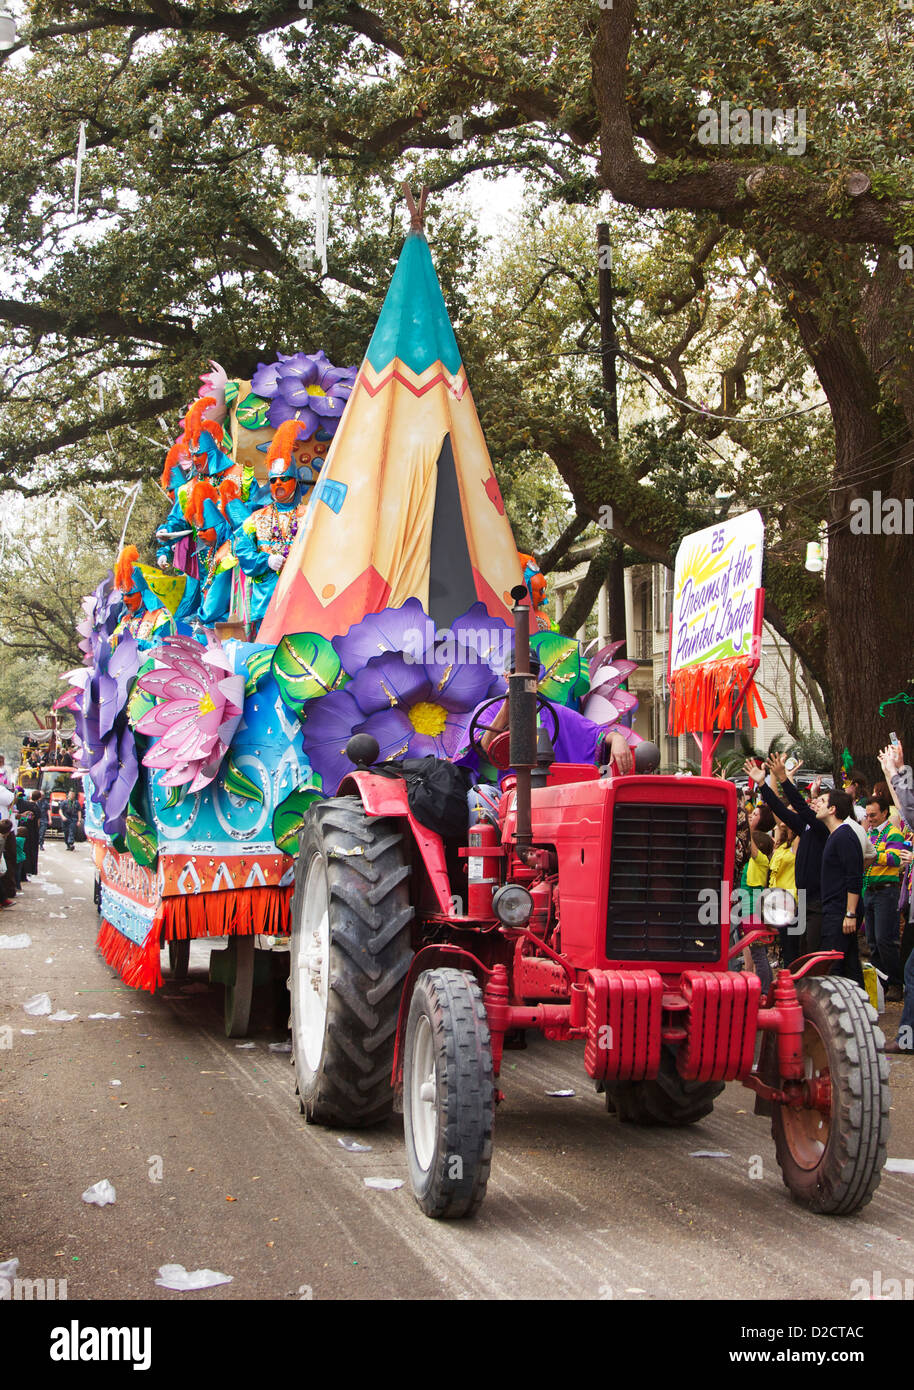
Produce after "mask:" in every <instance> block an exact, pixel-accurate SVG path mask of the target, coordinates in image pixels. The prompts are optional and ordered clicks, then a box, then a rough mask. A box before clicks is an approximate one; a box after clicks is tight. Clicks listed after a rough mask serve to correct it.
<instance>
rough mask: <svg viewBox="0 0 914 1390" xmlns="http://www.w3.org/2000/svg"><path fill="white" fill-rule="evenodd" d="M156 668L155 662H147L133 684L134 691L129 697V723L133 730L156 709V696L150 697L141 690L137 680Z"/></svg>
mask: <svg viewBox="0 0 914 1390" xmlns="http://www.w3.org/2000/svg"><path fill="white" fill-rule="evenodd" d="M154 666H155V662H154V661H147V662H144V664H143V665H142V666H141V667H140V669H139V670H138V671H137V673H136V680H135V681H134V682H133V689H132V690H131V692H130V694H129V695H128V697H127V722H128V724H129V725H130V727H131V729H135V728H136V726H137V724H138V722H139V721H140V720H141V719H142V717H143V715H144V714H147V713H148V712H149V710H151V709H154V707H155V696H154V695H148V694H147V693H146V691H145V690H140V688H139V686H138V685H137V680H139V678H140V676H142V675H145V673H146V672H147V671H151V670H152V669H153V667H154Z"/></svg>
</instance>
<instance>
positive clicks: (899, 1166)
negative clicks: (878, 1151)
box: [885, 1158, 914, 1173]
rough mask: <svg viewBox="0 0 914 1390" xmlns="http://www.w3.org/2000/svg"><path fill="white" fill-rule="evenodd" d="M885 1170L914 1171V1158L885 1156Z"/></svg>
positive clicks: (892, 1171) (888, 1171) (891, 1171)
mask: <svg viewBox="0 0 914 1390" xmlns="http://www.w3.org/2000/svg"><path fill="white" fill-rule="evenodd" d="M885 1171H886V1172H887V1173H914V1158H887V1159H886V1161H885Z"/></svg>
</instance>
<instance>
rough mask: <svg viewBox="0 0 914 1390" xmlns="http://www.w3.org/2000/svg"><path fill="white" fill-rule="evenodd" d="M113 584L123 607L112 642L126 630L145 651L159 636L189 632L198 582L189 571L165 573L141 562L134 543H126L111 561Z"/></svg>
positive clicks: (197, 605)
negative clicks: (112, 563) (187, 572)
mask: <svg viewBox="0 0 914 1390" xmlns="http://www.w3.org/2000/svg"><path fill="white" fill-rule="evenodd" d="M114 583H115V586H116V587H117V588H118V589H119V590H120V592H121V597H122V598H123V601H124V609H125V612H124V614H123V616H122V618H121V621H120V622H119V623H118V625H117V627H116V628H115V629H114V633H113V638H114V640H115V642H116V641H117V639H118V638H119V637H120V636H121V635H122V634H123V633H124V632H129V633H131V634H132V635H133V637H135V638H136V640H137V642H138V643H139V646H140V649H141V650H145V649H146V648H147V647H154V646H157V645H158V644H159V642H161V640H162V638H163V637H170V636H173V635H174V634H175V633H176V632H182V633H184V634H187V633H188V632H189V631H190V629H189V627H188V626H187V624H188V623H189V621H190V619H191V618H192V617H193V615H194V613H196V611H197V608H198V607H199V604H200V585H199V583H198V581H197V580H196V579H194V578H192V577H191V576H190V575H189V574H175V575H166V574H162V572H161V571H160V570H157V569H155V568H154V567H153V566H152V565H141V564H140V563H139V554H138V552H137V548H136V546H135V545H128V546H125V547H124V549H123V550H122V551H121V553H120V555H119V556H118V557H117V561H116V562H115V566H114Z"/></svg>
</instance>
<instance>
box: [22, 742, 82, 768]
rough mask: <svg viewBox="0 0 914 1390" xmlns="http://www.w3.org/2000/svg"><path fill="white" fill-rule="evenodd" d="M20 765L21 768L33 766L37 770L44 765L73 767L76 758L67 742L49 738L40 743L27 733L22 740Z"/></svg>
mask: <svg viewBox="0 0 914 1390" xmlns="http://www.w3.org/2000/svg"><path fill="white" fill-rule="evenodd" d="M19 766H20V769H21V770H24V769H26V768H31V769H33V770H35V771H39V770H40V769H41V768H43V767H73V766H74V758H73V754H72V753H71V752H70V750H69V747H68V745H67V744H66V743H65V742H61V741H60V740H52V739H49V740H48V741H47V742H46V743H39V741H38V739H36V738H31V737H29V735H28V734H27V735H26V736H25V737H24V738H23V740H22V751H21V753H20V755H19Z"/></svg>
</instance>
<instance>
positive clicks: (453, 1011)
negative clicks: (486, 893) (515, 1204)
mask: <svg viewBox="0 0 914 1390" xmlns="http://www.w3.org/2000/svg"><path fill="white" fill-rule="evenodd" d="M494 1110H495V1087H494V1080H493V1074H492V1047H491V1041H490V1035H489V1024H488V1020H487V1018H486V1009H485V1004H484V1003H483V1000H482V992H481V991H480V988H479V985H478V983H477V981H476V980H475V978H474V977H473V976H472V975H471V974H470V973H469V971H466V970H453V969H449V968H446V969H439V970H426V971H424V972H423V973H422V974H421V975H420V976H419V978H418V980H417V981H416V984H415V987H414V988H413V993H412V998H411V999H410V1005H409V1018H408V1020H407V1024H406V1046H405V1050H404V1059H403V1129H404V1134H405V1137H406V1159H407V1164H408V1166H409V1177H410V1182H411V1183H412V1189H413V1195H414V1196H415V1198H416V1201H417V1202H418V1203H419V1205H420V1207H421V1208H422V1210H423V1211H424V1212H425V1214H426V1216H432V1217H436V1218H441V1217H447V1218H450V1219H454V1218H457V1217H462V1216H473V1215H474V1214H475V1212H476V1211H477V1210H478V1208H479V1206H480V1203H481V1202H482V1199H483V1197H484V1196H485V1194H486V1184H487V1183H488V1181H489V1168H490V1165H491V1162H492V1125H493V1121H494Z"/></svg>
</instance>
